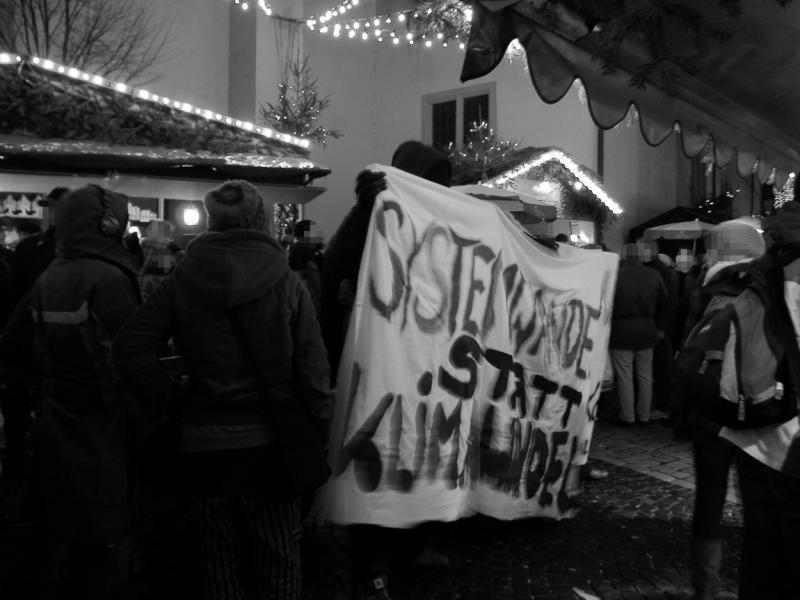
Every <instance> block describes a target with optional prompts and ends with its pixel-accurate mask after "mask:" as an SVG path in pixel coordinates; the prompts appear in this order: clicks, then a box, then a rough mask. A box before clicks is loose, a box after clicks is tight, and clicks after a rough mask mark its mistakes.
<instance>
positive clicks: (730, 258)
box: [706, 221, 766, 262]
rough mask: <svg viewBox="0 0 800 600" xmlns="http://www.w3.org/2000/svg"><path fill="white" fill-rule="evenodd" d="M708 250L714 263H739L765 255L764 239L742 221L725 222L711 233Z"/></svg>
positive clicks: (709, 234) (707, 245) (707, 243)
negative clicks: (712, 256)
mask: <svg viewBox="0 0 800 600" xmlns="http://www.w3.org/2000/svg"><path fill="white" fill-rule="evenodd" d="M706 248H708V251H709V253H711V254H713V255H714V262H738V261H740V260H742V259H745V258H750V259H753V258H758V257H759V256H761V255H762V254H764V250H765V249H766V246H765V244H764V238H762V237H761V234H760V233H759V232H758V230H757V229H755V228H754V227H752V226H751V225H748V224H746V223H742V222H741V221H724V222H722V223H720V224H719V225H716V226H715V227H714V228H713V229H712V230H711V231H710V232H709V233H708V238H707V240H706Z"/></svg>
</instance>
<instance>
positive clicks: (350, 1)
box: [306, 0, 358, 31]
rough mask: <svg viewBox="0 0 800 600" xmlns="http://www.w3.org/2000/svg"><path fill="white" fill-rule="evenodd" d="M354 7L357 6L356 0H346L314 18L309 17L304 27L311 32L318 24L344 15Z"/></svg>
mask: <svg viewBox="0 0 800 600" xmlns="http://www.w3.org/2000/svg"><path fill="white" fill-rule="evenodd" d="M354 6H358V0H346V1H345V2H340V3H339V4H337V5H336V6H334V7H333V8H329V9H328V10H326V11H325V12H323V13H320V14H318V15H317V16H315V17H309V18H308V19H306V26H307V27H308V28H309V29H311V30H312V31H313V30H314V28H315V27H316V26H317V25H318V24H320V23H327V22H328V21H330V20H331V19H332V18H334V17H335V16H337V15H344V14H345V13H346V12H347V11H348V10H350V9H352V8H353V7H354Z"/></svg>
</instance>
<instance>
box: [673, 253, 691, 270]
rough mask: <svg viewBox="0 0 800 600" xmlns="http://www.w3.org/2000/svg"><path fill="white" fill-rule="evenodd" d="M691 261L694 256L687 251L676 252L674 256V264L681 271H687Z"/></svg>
mask: <svg viewBox="0 0 800 600" xmlns="http://www.w3.org/2000/svg"><path fill="white" fill-rule="evenodd" d="M693 262H694V258H693V257H692V255H691V254H690V253H689V252H688V251H686V252H684V251H681V252H679V253H678V256H676V257H675V266H676V267H677V269H678V271H680V272H681V273H688V272H689V269H691V268H692V263H693Z"/></svg>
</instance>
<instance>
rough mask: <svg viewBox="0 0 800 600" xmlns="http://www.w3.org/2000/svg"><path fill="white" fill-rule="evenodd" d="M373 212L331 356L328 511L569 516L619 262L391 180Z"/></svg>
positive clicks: (396, 523) (460, 200) (420, 182)
mask: <svg viewBox="0 0 800 600" xmlns="http://www.w3.org/2000/svg"><path fill="white" fill-rule="evenodd" d="M369 168H370V169H373V170H380V171H384V172H385V173H386V174H387V176H386V180H387V186H388V189H387V190H386V191H384V192H382V193H381V194H380V195H379V196H378V198H377V200H376V202H375V209H374V211H373V214H372V221H371V224H370V231H369V235H368V237H367V243H366V246H365V249H364V255H363V258H362V262H361V271H360V274H359V280H358V291H357V296H356V301H355V306H354V309H353V313H352V317H351V320H350V326H349V330H348V334H347V342H346V344H345V349H344V355H343V358H342V361H341V365H340V369H339V378H338V382H339V384H338V388H337V394H336V417H335V419H334V424H333V429H332V439H331V451H330V462H331V468H332V470H333V476H332V478H331V481H330V482H329V484H328V488H327V505H328V510H329V516H330V517H331V518H332V519H333V520H335V521H337V522H340V523H371V524H377V525H384V526H390V527H408V526H412V525H415V524H417V523H420V522H423V521H451V520H454V519H458V518H460V517H463V516H468V515H471V514H474V513H476V512H477V513H482V514H485V515H489V516H492V517H496V518H500V519H517V518H522V517H530V516H547V517H553V518H556V519H559V518H563V517H568V516H571V515H572V514H573V512H574V511H573V510H572V506H571V504H572V503H571V501H570V494H571V493H572V492H573V490H572V489H571V484H572V485H573V486H574V482H575V481H577V468H576V466H577V465H580V464H584V463H585V462H586V458H587V455H588V451H589V442H590V440H591V435H592V429H593V420H594V414H595V412H596V405H597V401H598V399H599V396H600V385H601V381H602V378H603V370H604V366H605V362H606V358H607V346H608V334H609V326H610V319H611V309H612V305H613V294H614V285H615V282H616V272H617V256H616V255H615V254H609V253H605V252H599V251H592V250H581V249H578V248H573V247H571V246H567V245H561V246H560V247H559V249H558V251H553V250H550V249H548V248H546V247H544V246H542V245H541V244H539V243H537V242H535V241H533V240H532V239H530V238H529V237H528V235H527V234H526V233H525V231H524V230H523V229H522V228H521V227H520V226H518V225H517V223H516V222H515V221H514V220H513V218H512V217H510V216H509V215H507V214H506V213H504V212H503V211H501V210H500V209H498V208H497V207H495V206H492V205H491V204H490V203H489V202H485V201H482V200H477V199H475V198H472V197H470V196H467V195H464V194H462V193H459V192H456V191H454V190H450V189H448V188H445V187H442V186H439V185H436V184H433V183H430V182H428V181H426V180H424V179H421V178H419V177H415V176H413V175H409V174H408V173H405V172H403V171H400V170H397V169H394V168H391V167H385V166H382V165H371V166H370V167H369Z"/></svg>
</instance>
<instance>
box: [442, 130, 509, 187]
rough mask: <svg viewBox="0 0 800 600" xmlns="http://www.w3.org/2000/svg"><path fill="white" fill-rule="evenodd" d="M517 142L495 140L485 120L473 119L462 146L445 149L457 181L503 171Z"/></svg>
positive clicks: (482, 177) (493, 133) (467, 181)
mask: <svg viewBox="0 0 800 600" xmlns="http://www.w3.org/2000/svg"><path fill="white" fill-rule="evenodd" d="M518 146H519V144H518V143H517V142H511V141H508V140H498V139H497V135H496V134H495V132H494V130H493V129H491V128H489V124H488V123H486V122H485V121H481V122H475V123H473V124H472V127H471V128H470V130H469V133H467V136H466V141H465V144H464V147H463V148H461V149H458V148H455V147H454V146H453V145H452V144H451V145H450V147H449V148H448V149H447V153H448V157H449V158H450V163H451V164H452V165H453V172H454V174H455V175H456V177H454V179H455V180H456V182H457V183H476V182H478V181H484V180H486V179H488V178H490V177H493V176H495V175H497V174H498V173H500V172H502V171H503V170H505V169H506V168H507V166H508V164H509V161H510V160H511V158H512V156H513V155H514V152H515V151H516V150H517V147H518Z"/></svg>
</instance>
